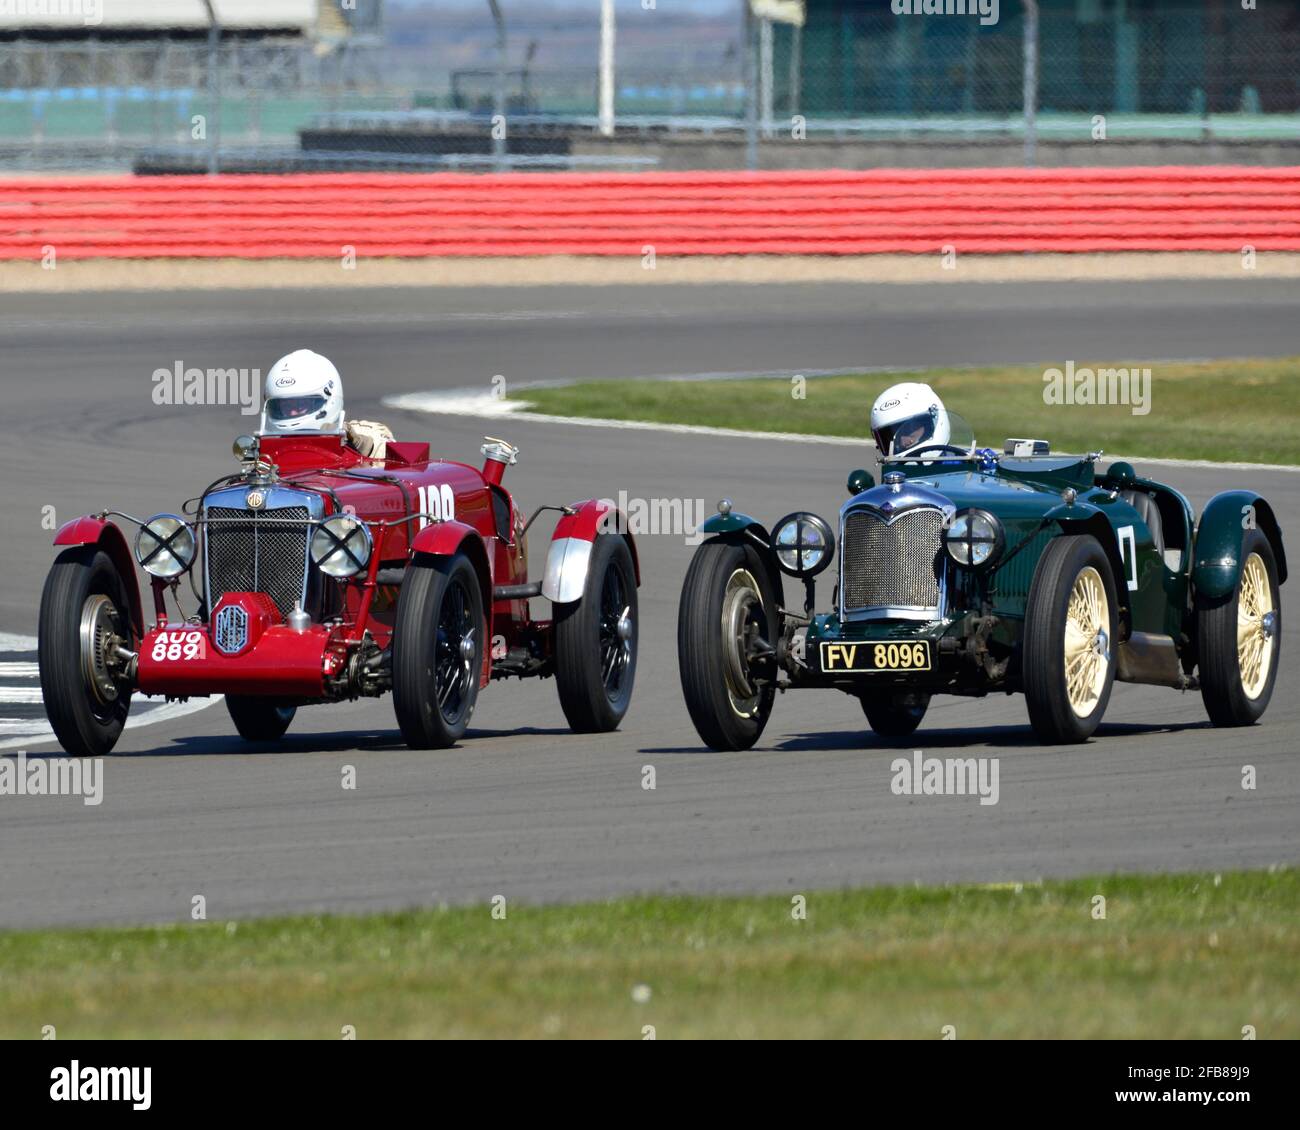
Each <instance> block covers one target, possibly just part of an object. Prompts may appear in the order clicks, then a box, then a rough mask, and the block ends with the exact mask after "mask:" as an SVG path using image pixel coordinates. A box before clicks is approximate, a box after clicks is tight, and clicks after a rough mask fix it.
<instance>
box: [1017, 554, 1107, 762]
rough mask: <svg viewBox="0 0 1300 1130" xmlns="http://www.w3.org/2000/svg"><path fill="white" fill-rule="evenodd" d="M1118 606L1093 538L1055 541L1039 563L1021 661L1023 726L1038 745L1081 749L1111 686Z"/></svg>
mask: <svg viewBox="0 0 1300 1130" xmlns="http://www.w3.org/2000/svg"><path fill="white" fill-rule="evenodd" d="M1118 610H1119V601H1118V599H1117V598H1116V595H1115V579H1114V576H1113V575H1112V573H1111V567H1110V561H1109V560H1108V559H1107V557H1106V553H1105V550H1103V549H1102V548H1101V544H1100V543H1099V542H1098V541H1097V539H1096V538H1094V537H1092V536H1091V535H1088V534H1069V535H1062V536H1060V537H1057V538H1054V539H1053V540H1052V542H1051V543H1050V544H1049V545H1048V547H1047V549H1046V550H1045V551H1044V553H1043V556H1042V557H1041V558H1040V559H1039V561H1038V568H1037V569H1036V570H1035V572H1034V580H1033V584H1032V585H1031V586H1030V588H1029V604H1028V606H1027V608H1026V610H1025V637H1024V647H1023V652H1022V656H1021V670H1022V672H1023V674H1022V680H1023V683H1024V691H1025V700H1026V702H1027V703H1028V704H1029V721H1030V723H1031V724H1032V725H1033V727H1034V733H1035V734H1037V735H1038V738H1039V740H1040V741H1042V742H1045V743H1047V744H1050V745H1064V744H1069V743H1072V742H1082V741H1086V740H1087V739H1088V738H1089V737H1090V736H1091V735H1092V733H1093V731H1094V730H1096V729H1097V726H1098V724H1099V723H1100V722H1101V719H1102V715H1104V714H1105V713H1106V704H1107V703H1108V702H1109V701H1110V692H1111V687H1113V686H1114V684H1115V659H1114V651H1113V649H1114V646H1115V632H1116V622H1117V615H1118Z"/></svg>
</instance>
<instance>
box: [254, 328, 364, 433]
mask: <svg viewBox="0 0 1300 1130" xmlns="http://www.w3.org/2000/svg"><path fill="white" fill-rule="evenodd" d="M343 424H344V417H343V378H342V377H340V376H339V371H338V370H337V369H336V368H335V367H334V363H333V362H332V361H331V360H330V359H329V358H328V357H322V356H321V355H320V354H319V353H313V352H312V351H311V350H310V349H297V350H295V351H294V352H293V353H287V354H285V356H283V357H281V358H280V360H278V361H277V362H276V363H275V364H274V365H272V366H271V371H270V372H269V373H267V374H266V391H265V396H264V397H263V400H262V433H263V434H264V435H291V434H292V433H294V432H341V431H343Z"/></svg>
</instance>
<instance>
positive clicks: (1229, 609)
mask: <svg viewBox="0 0 1300 1130" xmlns="http://www.w3.org/2000/svg"><path fill="white" fill-rule="evenodd" d="M1281 615H1282V605H1281V600H1280V594H1279V593H1278V584H1277V562H1276V560H1275V559H1274V556H1273V547H1272V545H1271V544H1270V543H1269V540H1268V538H1267V537H1265V536H1264V534H1263V533H1262V532H1261V531H1259V530H1247V531H1246V538H1245V541H1244V543H1243V545H1242V565H1241V576H1240V577H1239V578H1238V579H1237V588H1236V591H1235V592H1232V593H1230V594H1229V595H1228V596H1226V597H1221V598H1218V599H1210V598H1208V597H1198V598H1197V602H1196V636H1197V648H1198V651H1199V655H1200V678H1201V699H1202V701H1203V702H1204V703H1205V709H1206V711H1207V712H1208V713H1209V715H1210V721H1211V722H1213V723H1214V724H1215V725H1216V726H1249V725H1250V724H1251V723H1253V722H1257V721H1258V720H1259V718H1260V717H1261V716H1262V715H1263V713H1264V710H1265V708H1266V707H1267V706H1268V700H1269V699H1270V698H1272V696H1273V684H1274V683H1275V682H1276V680H1277V665H1278V658H1279V657H1280V655H1281V653H1282V630H1281V629H1282V623H1281Z"/></svg>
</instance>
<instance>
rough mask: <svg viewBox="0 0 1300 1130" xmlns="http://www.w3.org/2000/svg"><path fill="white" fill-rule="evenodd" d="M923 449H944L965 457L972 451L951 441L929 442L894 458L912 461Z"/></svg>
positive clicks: (903, 461) (902, 461)
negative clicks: (956, 445)
mask: <svg viewBox="0 0 1300 1130" xmlns="http://www.w3.org/2000/svg"><path fill="white" fill-rule="evenodd" d="M923 451H942V452H947V453H950V454H952V455H960V456H962V457H963V458H965V457H966V456H967V455H969V454H970V451H969V450H967V449H966V448H964V447H955V446H954V445H953V444H951V443H927V444H926V445H925V446H924V447H917V448H914V449H913V450H911V451H908V452H904V453H903V454H902V455H895V456H894V459H895V460H897V461H898V462H900V463H910V462H911V461H912V460H913V459H915V458H916V457H917V456H918V455H920V454H921V453H922V452H923Z"/></svg>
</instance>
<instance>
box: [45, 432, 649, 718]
mask: <svg viewBox="0 0 1300 1130" xmlns="http://www.w3.org/2000/svg"><path fill="white" fill-rule="evenodd" d="M260 458H261V459H262V460H263V461H264V462H266V463H269V464H272V465H274V467H275V468H276V472H277V475H276V477H275V478H274V480H273V483H272V484H271V485H273V486H274V487H285V488H290V489H294V490H306V491H310V492H314V493H316V494H318V495H319V496H320V498H321V499H322V509H323V513H324V516H326V517H328V516H330V515H334V514H339V513H347V514H350V515H352V516H353V517H355V518H357V519H358V520H360V521H362V522H365V523H367V525H368V526H369V528H370V532H371V536H372V540H373V551H372V553H371V557H370V560H369V562H368V564H367V567H366V569H365V570H363V572H362V573H360V574H358V575H357V576H355V577H353V578H351V579H350V580H348V581H346V582H344V581H334V580H328V581H326V582H325V583H326V584H327V585H333V586H337V589H336V590H334V591H335V592H336V594H337V605H336V607H337V615H336V616H332V617H330V622H328V623H319V622H313V623H311V624H310V625H308V626H306V627H301V626H300V627H296V628H295V627H292V626H290V624H289V622H288V620H287V618H286V616H285V615H284V611H283V609H281V608H277V607H276V605H275V603H274V602H273V601H272V599H271V598H270V597H269V596H267V595H266V594H263V593H252V592H227V593H225V594H224V595H222V596H221V598H220V600H218V601H217V603H216V604H215V606H214V607H213V608H212V609H211V610H210V613H209V614H208V615H207V616H204V617H198V618H192V619H189V620H186V621H183V622H180V623H176V622H170V621H169V619H168V616H167V613H166V611H165V609H164V605H163V600H162V597H163V595H164V593H165V589H166V585H165V583H164V582H161V581H158V580H154V582H153V585H154V594H155V602H154V605H155V617H156V623H155V624H154V625H152V626H151V627H150V629H149V630H148V631H147V632H146V631H145V630H144V626H143V620H142V615H141V607H140V596H139V590H138V586H135V584H134V576H135V570H134V561H133V558H132V555H131V553H130V551H129V549H128V547H127V543H126V539H125V538H124V537H123V535H122V532H121V531H120V530H119V529H118V528H117V527H116V526H115V525H114V524H113V523H111V522H108V521H106V520H104V519H102V518H96V517H87V518H80V519H77V520H76V521H74V522H70V523H68V525H66V526H65V527H63V529H61V530H60V531H59V534H58V537H57V538H56V544H58V545H81V544H101V545H104V546H105V548H106V552H109V553H110V554H111V555H112V556H113V557H114V561H115V563H116V564H117V565H118V567H119V570H120V572H121V573H122V575H123V577H126V578H130V579H131V587H132V588H133V589H134V590H135V591H134V595H133V614H134V616H135V618H136V621H137V624H136V626H137V637H138V638H140V647H139V653H138V655H139V658H138V666H137V679H138V686H139V689H140V690H141V691H142V692H144V693H145V694H161V695H167V696H169V697H188V696H191V695H209V694H223V693H232V694H240V695H265V696H273V697H276V698H279V699H290V700H312V699H317V700H319V699H333V698H339V697H351V696H352V693H353V692H351V691H350V690H349V689H348V687H347V685H346V684H345V681H344V680H346V678H347V677H348V675H349V671H348V668H349V663H350V662H352V661H353V660H354V659H355V656H356V654H357V653H358V651H359V649H363V648H370V649H372V651H373V650H378V649H386V648H388V647H389V646H390V645H391V643H392V636H393V626H394V622H395V613H396V607H397V600H398V595H399V593H400V585H399V584H398V583H395V581H397V580H400V576H399V574H400V571H402V570H404V569H405V568H406V566H407V564H408V562H409V561H410V560H411V559H412V557H413V555H415V554H422V555H431V556H434V557H443V558H448V557H451V556H452V555H454V554H456V553H457V552H460V551H463V552H465V553H466V555H467V556H468V557H469V559H470V560H471V562H473V564H474V567H475V570H476V572H477V574H478V576H479V581H480V585H481V586H482V591H483V609H484V619H485V623H484V631H485V639H488V640H491V641H492V646H491V647H485V648H483V668H482V671H481V674H480V685H481V686H482V685H486V684H487V683H488V682H489V680H490V679H491V676H492V663H493V660H494V659H497V658H500V657H501V656H503V655H505V654H507V653H508V652H510V651H511V649H517V648H521V647H522V648H525V649H529V650H530V652H531V654H533V655H536V656H538V657H541V658H543V659H544V658H545V657H547V656H548V655H549V654H550V647H551V640H550V629H551V621H549V620H535V619H532V618H531V616H530V614H529V607H528V600H527V599H526V598H518V597H514V598H508V599H501V600H495V599H494V598H493V588H494V587H495V586H501V585H522V584H524V583H525V582H527V581H528V575H527V574H528V560H527V548H526V544H525V539H524V534H523V531H524V521H523V518H522V516H521V515H520V514H519V512H518V510H517V509H516V507H515V504H514V501H513V499H512V497H511V496H510V494H509V492H508V491H507V490H506V489H505V488H504V487H503V486H501V485H500V479H501V477H502V472H503V470H504V465H503V464H502V463H501V462H499V461H496V460H491V459H489V460H488V462H487V463H486V464H485V466H484V468H483V469H482V470H479V469H478V468H475V467H471V466H469V465H467V464H464V463H457V462H450V461H446V460H437V459H430V457H429V445H428V444H427V443H403V442H390V443H388V444H387V449H386V454H385V458H383V459H380V460H377V459H370V458H367V457H366V456H363V455H361V454H359V453H358V452H357V451H356V450H355V449H353V448H352V447H350V446H348V445H347V443H346V442H345V441H344V438H343V437H342V436H340V435H307V434H304V435H296V436H287V437H275V436H263V437H261V438H260ZM233 486H241V484H240V483H231V484H228V485H227V486H225V487H220V488H217V489H219V490H225V489H229V488H230V487H233ZM242 486H243V488H244V489H253V488H254V486H255V483H254V482H253V480H248V481H247V482H245V483H243V484H242ZM214 493H215V491H214ZM572 509H573V510H574V513H572V514H565V516H564V517H563V518H562V519H561V521H560V526H559V527H557V529H556V531H555V533H554V535H553V538H552V540H553V541H555V540H559V539H562V538H582V539H583V540H588V541H591V540H594V538H595V537H596V535H597V534H598V533H599V532H601V531H600V530H599V528H598V526H599V522H600V519H601V518H602V517H603V516H604V514H606V513H607V512H608V510H609V509H610V507H609V504H608V503H601V502H597V501H596V500H588V501H586V502H583V503H579V504H577V505H576V506H575V507H573V508H572ZM628 542H629V545H631V542H632V539H631V537H630V536H628ZM202 552H203V551H202V550H201V551H200V558H199V561H198V563H196V565H195V568H196V569H201V568H202V563H203V556H202ZM633 561H634V563H635V561H636V553H635V547H633ZM312 568H313V569H314V568H315V566H313V567H312ZM385 577H387V578H388V580H387V581H386V580H385ZM637 580H638V583H639V580H640V573H639V567H638V572H637ZM230 605H237V606H238V607H239V608H240V609H241V610H242V612H243V614H244V615H245V616H246V617H247V622H248V639H247V643H246V644H245V646H244V647H242V648H241V649H240V650H239V651H238V652H237V653H236V654H226V653H223V652H222V650H221V649H220V648H219V647H217V646H216V643H215V642H214V632H213V621H214V618H215V616H216V615H217V613H218V612H219V611H220V610H221V609H223V608H225V607H227V606H230Z"/></svg>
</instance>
